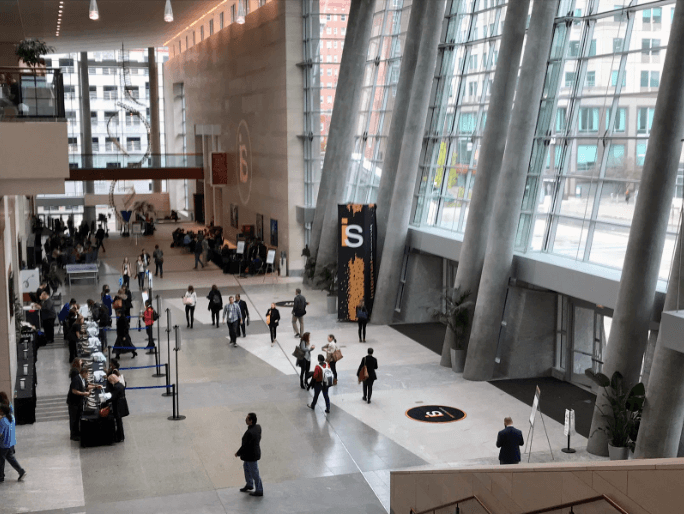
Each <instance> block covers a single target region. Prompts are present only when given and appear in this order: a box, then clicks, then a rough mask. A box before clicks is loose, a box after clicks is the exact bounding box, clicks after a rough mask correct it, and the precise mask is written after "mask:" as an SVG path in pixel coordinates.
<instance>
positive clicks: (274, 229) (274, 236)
mask: <svg viewBox="0 0 684 514" xmlns="http://www.w3.org/2000/svg"><path fill="white" fill-rule="evenodd" d="M271 246H274V247H276V248H277V247H278V220H274V219H272V220H271Z"/></svg>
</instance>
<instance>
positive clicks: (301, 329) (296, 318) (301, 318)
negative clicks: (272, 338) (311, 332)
mask: <svg viewBox="0 0 684 514" xmlns="http://www.w3.org/2000/svg"><path fill="white" fill-rule="evenodd" d="M298 321H299V331H298V330H297V322H298ZM292 328H294V331H295V334H299V335H302V334H303V333H304V316H295V315H294V314H293V315H292Z"/></svg>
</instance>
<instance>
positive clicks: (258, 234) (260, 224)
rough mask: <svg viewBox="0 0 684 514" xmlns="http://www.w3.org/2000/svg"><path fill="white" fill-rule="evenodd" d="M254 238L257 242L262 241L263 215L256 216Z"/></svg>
mask: <svg viewBox="0 0 684 514" xmlns="http://www.w3.org/2000/svg"><path fill="white" fill-rule="evenodd" d="M256 238H257V239H258V240H259V241H263V240H264V216H263V214H257V215H256Z"/></svg>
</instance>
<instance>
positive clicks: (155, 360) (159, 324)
mask: <svg viewBox="0 0 684 514" xmlns="http://www.w3.org/2000/svg"><path fill="white" fill-rule="evenodd" d="M156 298H157V313H160V312H161V298H159V295H157V296H156ZM160 344H161V318H160V319H158V320H157V344H156V345H154V362H155V364H157V365H159V345H160ZM152 376H153V377H162V376H164V375H162V374H161V373H159V368H157V373H155V374H154V375H152Z"/></svg>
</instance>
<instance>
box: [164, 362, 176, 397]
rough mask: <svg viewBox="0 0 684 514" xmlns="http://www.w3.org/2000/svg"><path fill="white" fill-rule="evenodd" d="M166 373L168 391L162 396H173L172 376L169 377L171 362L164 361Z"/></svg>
mask: <svg viewBox="0 0 684 514" xmlns="http://www.w3.org/2000/svg"><path fill="white" fill-rule="evenodd" d="M164 374H165V375H166V392H165V393H162V396H172V394H173V393H171V389H170V388H171V378H170V377H169V363H168V362H165V363H164Z"/></svg>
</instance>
